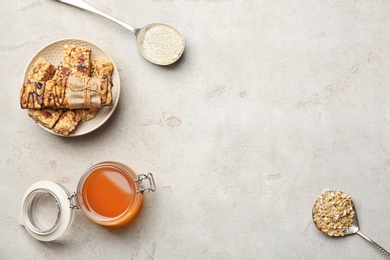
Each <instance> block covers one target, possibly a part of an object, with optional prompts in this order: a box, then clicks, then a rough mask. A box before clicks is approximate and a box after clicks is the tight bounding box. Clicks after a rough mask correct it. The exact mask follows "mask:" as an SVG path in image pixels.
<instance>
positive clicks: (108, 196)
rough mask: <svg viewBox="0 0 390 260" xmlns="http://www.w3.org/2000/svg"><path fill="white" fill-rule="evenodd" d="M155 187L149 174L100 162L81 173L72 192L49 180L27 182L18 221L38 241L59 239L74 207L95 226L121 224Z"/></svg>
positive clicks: (117, 163)
mask: <svg viewBox="0 0 390 260" xmlns="http://www.w3.org/2000/svg"><path fill="white" fill-rule="evenodd" d="M144 182H147V183H148V185H147V188H145V186H144ZM155 190H156V185H155V182H154V178H153V175H152V174H151V173H148V174H140V175H137V174H136V173H135V172H134V171H133V170H131V169H130V168H129V167H128V166H127V165H125V164H123V163H119V162H113V161H106V162H101V163H98V164H95V165H94V166H92V167H91V168H89V169H88V170H87V171H86V172H85V173H84V175H83V176H82V177H81V179H80V181H79V183H78V186H77V192H76V193H73V194H71V193H69V191H68V190H67V189H66V188H65V187H63V186H62V185H60V184H58V183H55V182H52V181H39V182H36V183H34V184H33V185H31V186H30V187H29V188H28V189H27V191H26V192H25V194H24V196H23V199H22V207H21V215H20V218H19V222H20V224H21V225H23V226H24V227H25V228H26V230H27V232H28V233H29V234H30V235H31V236H33V237H34V238H36V239H38V240H41V241H52V240H55V239H57V238H59V237H60V236H61V235H62V234H63V233H64V232H65V231H66V230H67V229H68V228H69V226H70V225H71V224H72V221H73V217H74V212H75V209H81V211H82V212H83V213H84V215H85V216H87V217H88V218H89V219H90V220H91V221H93V222H95V223H97V224H99V225H103V226H122V225H125V224H127V223H129V222H130V221H131V220H132V219H133V218H134V217H135V216H136V215H137V213H138V212H139V210H140V207H141V204H142V200H143V194H144V193H145V192H149V191H153V192H154V191H155Z"/></svg>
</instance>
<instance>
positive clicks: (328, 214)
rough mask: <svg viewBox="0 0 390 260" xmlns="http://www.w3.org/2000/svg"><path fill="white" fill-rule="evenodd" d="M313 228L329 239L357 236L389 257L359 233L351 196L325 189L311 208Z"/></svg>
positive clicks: (382, 249)
mask: <svg viewBox="0 0 390 260" xmlns="http://www.w3.org/2000/svg"><path fill="white" fill-rule="evenodd" d="M312 216H313V221H314V224H315V226H316V227H317V228H318V229H319V230H320V231H321V232H323V233H325V234H326V235H328V236H331V237H343V236H348V235H354V234H358V235H359V236H361V237H362V238H364V239H366V240H367V241H369V242H370V243H371V244H373V245H374V246H376V248H378V249H379V250H380V251H381V252H383V253H384V254H385V255H387V256H389V257H390V253H389V252H388V251H386V250H385V249H384V248H383V247H381V246H380V245H378V244H377V243H375V242H374V241H373V240H372V239H370V238H369V237H367V236H366V235H364V234H363V233H362V232H360V231H359V222H358V219H357V215H356V210H355V207H354V205H353V202H352V198H351V196H349V195H348V194H346V193H344V192H342V191H339V190H329V189H325V190H324V191H323V192H322V194H321V195H320V196H318V198H317V200H316V202H315V203H314V206H313V212H312Z"/></svg>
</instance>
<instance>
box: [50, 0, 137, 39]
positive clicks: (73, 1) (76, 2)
mask: <svg viewBox="0 0 390 260" xmlns="http://www.w3.org/2000/svg"><path fill="white" fill-rule="evenodd" d="M56 1H57V2H61V3H64V4H68V5H72V6H75V7H78V8H80V9H83V10H86V11H89V12H91V13H95V14H98V15H101V16H103V17H105V18H107V19H108V20H111V21H113V22H115V23H117V24H119V25H122V26H123V27H125V28H126V29H128V30H130V31H132V32H133V33H134V34H136V32H137V31H138V29H137V28H135V27H133V26H131V25H128V24H126V23H124V22H122V21H120V20H118V19H116V18H114V17H112V16H109V15H108V14H105V13H103V12H101V11H99V10H98V9H96V8H95V7H93V6H90V5H89V4H87V3H86V2H84V1H83V0H56Z"/></svg>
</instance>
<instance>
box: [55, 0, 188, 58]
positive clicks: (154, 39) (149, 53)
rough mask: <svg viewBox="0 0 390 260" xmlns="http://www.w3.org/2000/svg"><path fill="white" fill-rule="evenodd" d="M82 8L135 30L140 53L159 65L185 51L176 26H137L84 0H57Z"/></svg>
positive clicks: (182, 38)
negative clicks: (110, 14) (112, 15)
mask: <svg viewBox="0 0 390 260" xmlns="http://www.w3.org/2000/svg"><path fill="white" fill-rule="evenodd" d="M56 1H58V2H61V3H65V4H68V5H72V6H75V7H78V8H80V9H83V10H86V11H89V12H92V13H95V14H98V15H101V16H103V17H105V18H107V19H109V20H111V21H113V22H115V23H117V24H119V25H121V26H123V27H125V28H126V29H128V30H130V31H131V32H133V33H134V34H135V36H136V38H137V41H136V42H137V48H138V51H139V53H140V54H141V55H142V56H143V57H144V58H145V59H146V60H148V61H150V62H152V63H154V64H157V65H170V64H172V63H174V62H176V61H177V60H178V59H179V58H180V57H181V55H182V54H183V52H184V47H185V42H184V37H183V35H182V34H181V33H180V32H179V31H178V30H177V29H176V28H174V27H172V26H170V25H168V24H164V23H152V24H149V25H146V26H145V27H143V28H135V27H133V26H131V25H128V24H126V23H124V22H122V21H120V20H118V19H116V18H114V17H111V16H109V15H108V14H105V13H103V12H101V11H99V10H98V9H96V8H95V7H93V6H91V5H89V4H87V3H85V2H84V1H83V0H56Z"/></svg>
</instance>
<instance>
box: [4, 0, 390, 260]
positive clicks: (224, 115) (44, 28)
mask: <svg viewBox="0 0 390 260" xmlns="http://www.w3.org/2000/svg"><path fill="white" fill-rule="evenodd" d="M87 2H89V3H90V4H92V5H94V6H95V7H96V8H98V9H100V10H102V11H104V12H106V13H108V14H110V15H112V16H114V17H116V18H118V19H120V20H123V21H124V22H127V23H129V24H131V25H134V26H137V27H142V26H143V25H146V24H149V23H152V22H156V21H161V22H166V23H169V24H172V25H174V26H175V27H177V28H178V29H179V30H181V31H182V33H183V34H184V36H185V39H186V51H185V54H184V56H183V57H182V59H181V60H180V61H179V62H178V63H177V64H175V65H174V66H171V67H159V66H156V65H153V64H151V63H149V62H147V61H145V60H144V59H143V58H142V57H141V56H140V55H139V54H138V52H137V49H136V46H135V37H134V35H132V33H130V32H128V31H126V30H125V29H123V28H122V27H120V26H118V25H116V24H114V23H112V22H110V21H108V20H106V19H104V18H102V17H99V16H97V15H94V14H91V13H88V12H85V11H82V10H79V9H76V8H73V7H70V6H67V5H63V4H60V3H57V2H55V1H50V0H23V1H21V0H19V1H5V0H2V1H1V10H0V16H1V18H0V19H1V40H0V41H1V42H0V53H1V59H0V62H1V70H0V78H1V82H2V84H1V95H0V104H1V109H0V115H1V121H2V130H1V135H0V138H1V149H0V156H1V181H0V191H1V197H2V198H1V200H0V207H1V211H0V219H1V225H0V227H1V229H0V231H1V236H0V258H1V259H382V257H383V259H385V257H384V255H382V254H381V253H380V252H379V251H378V250H377V249H376V248H375V247H373V246H372V245H371V244H369V243H368V242H366V241H365V240H363V239H362V238H360V237H358V236H349V237H346V238H329V237H327V236H325V235H323V234H322V233H320V232H319V231H318V230H317V229H316V228H315V226H314V224H313V221H312V218H311V209H312V206H313V204H314V202H315V200H316V198H317V196H318V195H320V194H321V192H322V190H323V189H324V188H332V189H340V190H342V191H344V192H346V193H348V194H350V195H351V196H352V198H353V200H354V202H355V205H356V208H357V212H358V216H359V221H360V225H361V230H362V232H363V233H365V234H366V235H368V236H369V237H371V238H372V239H374V240H375V241H376V242H378V243H379V244H380V245H382V246H383V247H384V248H385V249H387V250H389V249H390V218H389V215H390V188H389V187H390V97H389V86H390V73H389V71H390V2H389V1H267V0H263V1H260V0H259V1H255V0H227V1H224V0H154V1H153V0H150V1H120V0H111V1H103V0H95V1H92V0H89V1H87ZM62 38H81V39H84V40H87V41H90V42H93V43H96V44H97V45H99V46H101V47H102V48H103V49H104V50H106V51H107V52H108V53H109V54H110V56H111V57H112V58H113V60H114V62H115V64H116V66H117V67H118V69H119V73H120V78H121V91H122V92H121V98H120V102H119V105H118V108H117V110H116V111H115V114H114V115H113V116H112V117H111V118H110V120H109V121H108V122H107V123H105V124H104V125H103V126H102V127H101V128H99V129H98V130H96V131H94V132H92V133H90V134H88V135H85V136H83V137H78V138H62V137H57V136H54V135H52V134H50V133H48V132H46V131H44V130H42V129H41V128H40V127H39V126H37V125H36V124H35V123H34V122H33V121H32V120H31V119H30V118H29V117H28V115H27V113H26V111H24V110H22V109H20V106H19V90H20V88H21V83H22V75H23V72H24V69H25V66H26V65H27V63H28V61H29V60H30V58H31V57H32V56H33V55H34V53H35V52H37V51H38V50H39V49H40V48H42V47H43V46H44V45H46V44H48V43H50V42H52V41H55V40H58V39H62ZM105 160H115V161H120V162H123V163H125V164H127V165H129V166H130V167H131V168H133V170H135V171H136V172H137V173H147V172H152V173H154V176H155V179H156V184H157V191H156V192H155V193H149V194H147V196H145V198H144V205H143V208H142V211H141V213H140V214H139V215H138V217H137V218H136V219H135V220H134V221H133V222H132V223H130V224H129V225H128V226H126V227H123V228H120V229H115V228H105V227H101V226H98V225H96V224H94V223H92V222H91V221H89V220H87V218H86V217H84V215H83V214H82V212H80V211H77V212H76V216H75V219H74V222H73V225H72V226H71V227H70V228H69V230H68V231H67V232H66V233H65V234H64V235H63V236H62V237H61V238H60V239H58V240H57V241H55V242H51V243H43V242H39V241H36V240H35V239H33V238H32V237H31V236H29V235H28V233H27V232H26V230H25V229H24V228H23V227H22V226H20V225H19V224H18V221H17V219H18V216H19V212H20V203H21V198H22V195H23V193H24V191H25V190H26V189H27V188H28V187H29V186H30V185H31V184H32V183H34V182H36V181H39V180H51V181H55V182H58V183H60V184H62V185H64V186H65V187H66V188H68V189H69V190H70V191H75V190H76V186H77V183H78V181H79V178H80V177H81V175H82V174H83V173H84V172H85V170H86V169H87V168H89V167H90V166H91V165H93V164H95V163H98V162H101V161H105Z"/></svg>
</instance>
